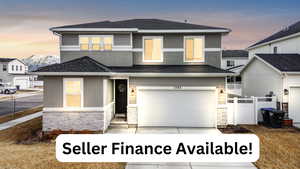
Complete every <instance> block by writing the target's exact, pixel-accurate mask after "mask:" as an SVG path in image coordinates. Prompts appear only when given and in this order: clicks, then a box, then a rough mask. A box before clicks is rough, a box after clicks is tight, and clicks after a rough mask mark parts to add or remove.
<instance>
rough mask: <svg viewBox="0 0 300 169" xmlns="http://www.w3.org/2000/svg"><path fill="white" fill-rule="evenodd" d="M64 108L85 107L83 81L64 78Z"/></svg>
mask: <svg viewBox="0 0 300 169" xmlns="http://www.w3.org/2000/svg"><path fill="white" fill-rule="evenodd" d="M63 89H64V92H63V93H64V107H67V108H72V107H83V79H82V78H64V88H63Z"/></svg>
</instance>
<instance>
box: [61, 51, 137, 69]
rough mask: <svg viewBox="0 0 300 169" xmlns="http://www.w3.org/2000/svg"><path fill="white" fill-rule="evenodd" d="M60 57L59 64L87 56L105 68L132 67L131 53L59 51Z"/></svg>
mask: <svg viewBox="0 0 300 169" xmlns="http://www.w3.org/2000/svg"><path fill="white" fill-rule="evenodd" d="M60 55H61V62H66V61H70V60H73V59H77V58H80V57H83V56H89V57H91V58H92V59H95V60H96V61H98V62H100V63H102V64H104V65H107V66H132V52H130V51H102V52H94V51H61V52H60Z"/></svg>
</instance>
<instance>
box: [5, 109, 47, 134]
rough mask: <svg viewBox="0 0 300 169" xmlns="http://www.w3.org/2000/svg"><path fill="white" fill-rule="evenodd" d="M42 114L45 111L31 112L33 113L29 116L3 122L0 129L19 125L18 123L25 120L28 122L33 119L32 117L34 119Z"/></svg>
mask: <svg viewBox="0 0 300 169" xmlns="http://www.w3.org/2000/svg"><path fill="white" fill-rule="evenodd" d="M42 115H43V112H42V111H40V112H37V113H34V114H31V115H28V116H24V117H21V118H18V119H15V120H11V121H8V122H5V123H2V124H0V131H1V130H5V129H8V128H11V127H14V126H16V125H18V124H20V123H24V122H26V121H29V120H32V119H34V118H37V117H40V116H42Z"/></svg>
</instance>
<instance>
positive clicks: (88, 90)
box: [83, 77, 103, 107]
mask: <svg viewBox="0 0 300 169" xmlns="http://www.w3.org/2000/svg"><path fill="white" fill-rule="evenodd" d="M83 86H84V102H83V103H84V107H102V106H103V78H101V77H84V85H83Z"/></svg>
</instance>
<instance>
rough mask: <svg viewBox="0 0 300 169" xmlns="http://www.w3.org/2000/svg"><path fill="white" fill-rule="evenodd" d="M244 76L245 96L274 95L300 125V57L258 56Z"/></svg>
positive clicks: (281, 55)
mask: <svg viewBox="0 0 300 169" xmlns="http://www.w3.org/2000/svg"><path fill="white" fill-rule="evenodd" d="M241 76H242V79H243V83H242V84H243V85H242V86H243V89H242V92H243V95H244V96H265V95H266V94H269V93H270V92H271V93H273V94H274V95H275V96H276V97H277V100H278V102H280V103H283V105H287V107H286V108H287V109H288V112H289V117H290V118H292V119H293V120H294V122H295V123H300V111H299V110H300V104H299V100H300V55H299V54H256V55H255V57H253V58H252V59H251V60H250V62H249V64H247V65H246V67H245V68H244V69H243V70H242V72H241ZM286 108H283V109H286Z"/></svg>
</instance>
